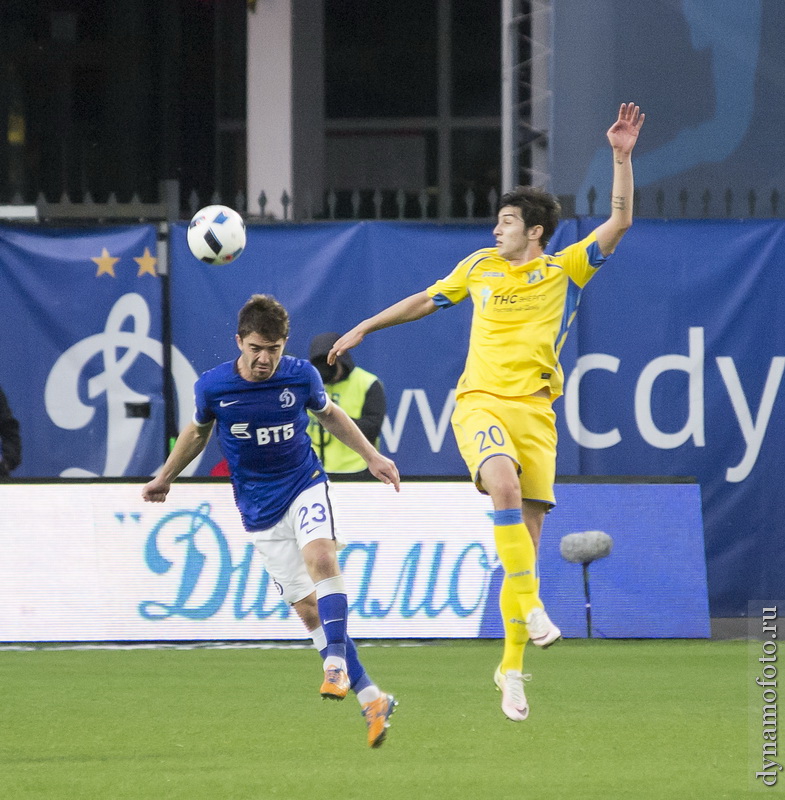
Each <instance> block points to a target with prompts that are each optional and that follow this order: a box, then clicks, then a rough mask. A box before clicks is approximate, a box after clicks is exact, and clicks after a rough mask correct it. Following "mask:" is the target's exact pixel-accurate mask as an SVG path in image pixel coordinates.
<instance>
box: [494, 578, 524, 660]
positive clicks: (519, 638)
mask: <svg viewBox="0 0 785 800" xmlns="http://www.w3.org/2000/svg"><path fill="white" fill-rule="evenodd" d="M520 605H521V604H520V601H519V599H518V595H517V594H516V593H515V592H514V591H513V589H512V587H511V586H510V582H509V581H508V580H507V578H505V579H504V580H503V581H502V588H501V591H500V592H499V610H500V611H501V614H502V622H503V623H504V652H503V653H502V663H501V667H500V669H501V671H502V672H508V671H509V670H511V669H515V670H523V651H524V649H525V648H526V642H528V641H529V631H528V630H527V628H526V625H525V624H524V621H523V619H521V611H520Z"/></svg>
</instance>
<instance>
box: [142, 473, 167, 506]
mask: <svg viewBox="0 0 785 800" xmlns="http://www.w3.org/2000/svg"><path fill="white" fill-rule="evenodd" d="M170 487H171V484H170V483H167V482H166V481H164V480H161V478H153V479H152V480H151V481H150V483H148V484H146V485H145V487H144V488H143V489H142V499H143V500H144V501H145V502H147V503H163V502H164V500H166V495H168V494H169V489H170Z"/></svg>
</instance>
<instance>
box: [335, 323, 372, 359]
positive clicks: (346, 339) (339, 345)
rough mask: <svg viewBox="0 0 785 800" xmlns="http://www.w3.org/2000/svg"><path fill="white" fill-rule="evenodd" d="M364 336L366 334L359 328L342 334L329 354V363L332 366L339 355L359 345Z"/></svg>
mask: <svg viewBox="0 0 785 800" xmlns="http://www.w3.org/2000/svg"><path fill="white" fill-rule="evenodd" d="M364 338H365V334H363V333H360V332H359V331H358V330H357V328H352V329H351V330H350V331H349V332H348V333H345V334H344V335H343V336H341V338H340V339H338V341H337V342H336V343H335V344H334V345H333V346H332V348H331V349H330V352H329V353H328V354H327V363H328V364H330V365H331V366H332V365H333V364H334V363H335V359H336V358H338V356H340V355H343V354H344V353H345V352H346V351H347V350H351V349H352V348H353V347H357V345H358V344H360V342H361V341H362V340H363V339H364Z"/></svg>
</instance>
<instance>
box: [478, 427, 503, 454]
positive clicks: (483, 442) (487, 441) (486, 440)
mask: <svg viewBox="0 0 785 800" xmlns="http://www.w3.org/2000/svg"><path fill="white" fill-rule="evenodd" d="M474 441H475V442H477V444H478V452H479V453H484V452H485V451H486V450H490V449H491V447H492V446H493V445H496V447H501V446H502V445H503V444H504V433H503V432H502V429H501V428H500V427H499V426H498V425H491V427H490V428H488V430H487V431H486V430H482V431H477V433H475V434H474Z"/></svg>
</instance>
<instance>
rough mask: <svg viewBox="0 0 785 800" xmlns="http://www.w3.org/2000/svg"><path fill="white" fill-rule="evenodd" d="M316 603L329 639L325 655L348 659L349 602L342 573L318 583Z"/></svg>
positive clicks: (326, 636) (325, 633)
mask: <svg viewBox="0 0 785 800" xmlns="http://www.w3.org/2000/svg"><path fill="white" fill-rule="evenodd" d="M316 604H317V607H318V609H319V620H320V622H321V623H322V628H323V630H324V635H325V638H326V639H327V648H326V653H325V657H326V658H329V657H330V656H333V657H335V658H341V659H344V660H346V650H347V648H346V638H347V637H346V617H347V616H348V612H349V602H348V600H347V598H346V592H345V591H344V590H343V578H341V576H340V575H338V576H336V577H334V578H326V579H325V580H323V581H319V583H317V584H316Z"/></svg>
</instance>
